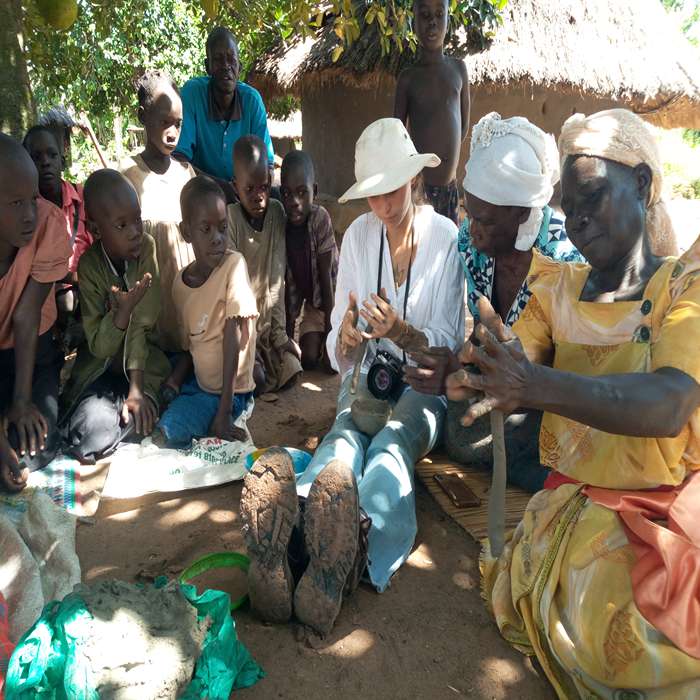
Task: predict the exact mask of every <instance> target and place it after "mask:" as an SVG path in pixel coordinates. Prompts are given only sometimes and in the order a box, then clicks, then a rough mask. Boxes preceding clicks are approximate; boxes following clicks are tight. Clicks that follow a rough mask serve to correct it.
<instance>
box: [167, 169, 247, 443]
mask: <svg viewBox="0 0 700 700" xmlns="http://www.w3.org/2000/svg"><path fill="white" fill-rule="evenodd" d="M180 204H181V207H182V224H181V230H182V235H183V237H184V238H185V240H186V241H187V242H188V243H190V244H191V245H192V249H193V251H194V258H195V259H194V262H192V263H190V264H189V265H188V266H187V267H185V268H184V269H183V270H181V271H180V272H179V273H178V275H177V276H176V277H175V281H174V282H173V289H172V294H173V303H174V306H175V308H176V309H177V313H178V319H179V324H180V329H181V333H182V344H183V347H184V348H185V349H186V350H188V351H189V352H188V354H187V355H186V356H185V358H184V359H183V360H181V362H180V364H181V366H180V367H176V368H175V369H174V370H173V374H180V373H182V374H184V373H185V370H186V368H185V367H183V366H182V364H183V363H191V364H193V365H194V377H193V378H192V379H190V380H189V381H186V382H185V383H184V384H183V386H182V388H181V390H180V393H179V395H178V396H177V397H176V398H175V399H174V400H173V401H172V403H171V404H170V405H169V406H168V408H167V410H166V411H165V412H164V413H163V416H162V418H161V419H160V422H159V423H158V429H159V433H158V435H156V437H155V438H154V442H156V443H157V444H168V445H171V446H174V447H186V446H188V445H189V444H190V442H191V440H192V438H196V437H203V436H207V435H213V436H216V437H219V438H222V439H223V440H242V439H245V433H244V432H243V431H242V430H241V429H240V428H237V427H236V426H235V425H234V421H235V420H236V418H238V417H239V416H240V414H241V413H242V412H243V411H244V410H247V409H249V408H250V406H249V404H250V403H251V402H252V400H253V390H254V388H255V382H254V381H253V365H254V362H255V323H254V322H255V319H257V317H258V311H257V307H256V303H255V296H254V295H253V291H252V289H251V287H250V280H249V279H248V268H247V266H246V262H245V259H244V258H243V256H242V255H241V254H240V253H238V252H236V251H232V250H228V249H227V246H228V241H229V234H228V221H227V216H226V198H225V196H224V193H223V191H222V190H221V188H220V187H219V185H218V184H216V182H214V180H212V179H211V178H210V177H207V176H205V175H199V176H197V177H195V178H194V179H192V180H190V181H189V182H188V183H187V184H186V185H185V187H184V188H183V190H182V195H181V197H180Z"/></svg>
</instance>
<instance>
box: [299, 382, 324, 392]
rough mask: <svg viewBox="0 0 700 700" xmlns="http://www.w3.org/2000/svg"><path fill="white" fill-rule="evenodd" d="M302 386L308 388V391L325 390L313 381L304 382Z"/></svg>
mask: <svg viewBox="0 0 700 700" xmlns="http://www.w3.org/2000/svg"><path fill="white" fill-rule="evenodd" d="M301 388H302V389H306V390H307V391H323V389H321V387H320V386H317V385H316V384H313V383H312V382H302V384H301Z"/></svg>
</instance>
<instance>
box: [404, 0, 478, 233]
mask: <svg viewBox="0 0 700 700" xmlns="http://www.w3.org/2000/svg"><path fill="white" fill-rule="evenodd" d="M413 14H414V26H415V31H416V35H417V37H418V43H419V44H420V56H419V59H418V62H417V63H416V65H414V66H411V67H410V68H406V69H405V70H404V71H402V72H401V75H399V80H398V83H397V85H396V97H395V99H394V116H395V117H396V118H398V119H400V120H401V121H402V122H404V124H406V125H407V128H408V130H409V132H410V134H411V138H412V139H413V142H414V143H415V144H416V148H417V149H418V152H419V153H436V154H437V155H438V156H440V160H441V161H442V162H441V164H440V165H438V167H437V168H430V169H426V170H424V171H423V180H424V183H425V194H426V196H427V198H428V201H429V202H430V204H432V205H433V208H434V209H435V211H436V212H438V214H442V215H443V216H446V217H448V218H449V219H452V220H453V221H454V222H455V223H456V224H459V221H458V211H459V192H458V190H457V180H456V175H457V162H458V161H459V153H460V149H461V146H462V141H464V139H465V137H466V135H467V131H468V130H469V79H468V77H467V68H466V66H465V65H464V62H463V61H460V60H458V59H455V58H451V57H449V56H445V55H444V53H443V49H444V43H445V34H446V33H447V21H448V17H449V3H448V1H447V0H415V2H414V3H413Z"/></svg>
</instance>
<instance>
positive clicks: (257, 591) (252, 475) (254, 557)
mask: <svg viewBox="0 0 700 700" xmlns="http://www.w3.org/2000/svg"><path fill="white" fill-rule="evenodd" d="M298 517H299V502H298V499H297V492H296V479H295V476H294V467H293V465H292V460H291V458H290V456H289V454H288V453H287V452H286V451H285V450H280V449H271V450H268V451H267V452H265V454H263V455H262V456H261V457H260V458H259V459H258V460H257V461H256V462H255V464H254V465H253V467H252V468H251V470H250V471H249V472H248V474H247V475H246V477H245V481H244V483H243V491H242V492H241V520H242V523H243V527H242V530H243V537H244V539H245V543H246V547H247V549H248V556H249V557H250V568H249V569H248V594H249V596H250V604H251V608H252V610H253V612H254V613H255V614H256V615H257V616H258V617H260V618H261V619H263V620H265V621H266V622H275V623H284V622H288V621H289V618H290V617H291V616H292V591H293V589H294V584H293V579H292V574H291V571H290V569H289V562H288V561H287V547H288V546H289V540H290V538H291V536H292V529H293V527H294V525H295V524H296V522H297V520H298Z"/></svg>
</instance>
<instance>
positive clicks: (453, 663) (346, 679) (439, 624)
mask: <svg viewBox="0 0 700 700" xmlns="http://www.w3.org/2000/svg"><path fill="white" fill-rule="evenodd" d="M306 383H309V384H313V385H314V386H318V387H319V388H320V389H321V391H320V392H318V391H315V390H313V389H308V388H306V387H304V386H303V385H304V384H306ZM337 383H338V379H337V377H328V376H327V375H325V376H324V375H322V374H321V373H315V374H313V375H311V378H310V379H309V381H308V382H303V383H301V384H299V385H298V386H296V387H294V388H293V389H291V390H290V391H289V392H282V393H281V394H280V399H279V400H278V401H276V402H274V403H271V404H267V403H264V402H258V403H257V404H256V409H255V413H254V416H253V420H252V421H251V423H250V426H251V430H252V432H253V437H254V439H255V442H256V445H257V446H258V447H266V446H268V445H270V444H273V443H277V444H286V445H290V446H293V447H302V446H303V443H304V441H305V440H307V439H308V438H309V437H313V436H316V437H322V436H323V434H324V433H325V431H326V430H327V429H328V427H329V426H330V423H331V422H332V420H333V417H334V404H335V395H336V394H335V392H336V389H337ZM283 399H284V400H283ZM240 493H241V484H240V483H236V484H229V485H225V486H220V487H217V488H210V489H201V490H198V491H193V492H191V493H189V494H185V495H183V494H171V495H169V494H160V495H158V496H154V497H150V496H149V497H145V498H144V499H143V500H142V504H141V505H139V504H138V503H136V502H132V501H129V502H128V503H123V504H119V503H110V504H105V503H104V502H103V504H101V506H100V510H98V513H97V515H96V517H95V521H94V524H92V525H86V524H80V525H79V526H78V553H79V555H80V557H81V562H82V565H83V579H84V580H86V581H94V580H96V579H101V578H121V579H123V580H126V581H134V580H140V581H147V580H152V579H153V578H155V577H156V576H159V575H165V576H168V577H169V578H174V577H176V576H179V574H180V573H181V572H182V571H183V570H184V569H185V568H186V567H187V566H189V565H190V564H192V563H193V562H194V561H196V560H197V559H199V558H201V557H202V556H204V555H205V554H210V553H213V552H231V551H238V552H243V551H244V545H243V538H242V536H241V533H240V519H239V514H238V504H239V499H240ZM110 513H111V514H110ZM417 516H418V528H419V530H418V536H417V539H416V545H415V548H414V551H413V552H412V554H411V557H410V558H409V560H408V562H407V564H406V565H404V566H403V567H401V569H400V570H399V571H398V572H397V574H396V575H395V576H394V578H393V579H392V582H391V586H390V587H389V589H388V590H387V591H386V592H385V593H382V594H378V593H376V591H374V589H372V588H371V587H370V586H367V585H366V584H362V585H361V586H360V588H359V590H358V591H357V592H356V593H355V595H353V596H352V597H351V598H349V599H348V600H347V601H345V603H344V605H343V608H342V610H341V613H340V616H339V618H338V620H337V623H336V626H335V628H334V629H333V631H332V632H331V634H330V635H329V637H328V638H327V639H325V640H320V639H317V638H314V637H313V636H310V635H308V634H305V633H303V631H302V630H301V628H300V626H299V625H298V624H297V623H295V622H293V621H292V622H290V624H287V625H279V626H274V625H265V624H262V623H260V622H259V621H258V620H257V619H255V618H254V617H253V616H252V615H251V613H250V612H249V611H248V610H247V609H241V610H239V611H236V613H235V614H234V619H235V621H236V628H237V631H238V634H239V637H240V639H241V640H242V641H243V642H244V644H246V646H247V647H248V648H249V649H250V651H251V653H252V654H253V656H254V657H255V659H256V660H257V661H258V662H259V663H260V664H261V665H262V666H263V668H264V669H265V671H266V672H267V674H268V675H267V677H266V678H265V679H264V680H262V681H261V682H260V683H258V684H257V686H255V687H253V688H250V689H247V690H242V691H236V695H235V697H239V698H242V699H244V700H246V699H248V698H250V699H251V700H253V699H256V698H261V699H265V700H267V699H268V698H284V699H290V700H294V699H296V698H304V700H328V697H329V695H332V697H333V698H334V700H335V699H337V700H344V699H345V698H352V699H354V698H377V699H379V700H383V699H386V700H394V698H430V699H432V698H438V699H439V698H452V697H459V696H460V695H461V696H464V697H469V698H499V700H500V698H527V699H528V700H530V699H539V698H544V699H548V698H553V697H554V696H553V694H552V691H551V690H550V688H549V686H548V685H547V683H546V682H545V681H544V680H542V679H541V678H539V677H538V676H537V675H535V674H534V672H533V671H532V670H531V668H530V666H529V664H528V662H527V661H526V659H525V657H523V656H522V655H520V654H519V653H518V652H516V651H514V650H513V649H511V648H510V647H509V646H508V645H507V644H506V643H505V642H504V641H503V640H502V639H501V637H500V635H499V633H498V630H497V629H496V626H495V624H494V622H493V620H492V619H491V618H490V616H489V615H488V613H487V611H486V609H485V607H484V605H483V602H482V601H481V597H480V594H479V575H478V554H479V548H478V546H477V545H476V543H474V542H473V541H471V540H470V539H469V538H468V537H467V535H465V533H464V532H463V531H462V530H460V529H459V528H458V527H457V526H456V525H455V524H454V523H453V522H452V521H451V520H450V519H449V518H447V517H446V516H445V515H444V514H443V513H442V512H441V511H440V510H439V508H438V507H437V505H436V504H435V503H434V502H433V500H432V498H431V497H430V496H429V494H427V493H426V492H425V490H424V489H423V488H422V487H421V486H418V492H417ZM193 583H194V584H195V585H196V586H197V587H198V589H200V590H201V589H202V588H206V587H210V588H218V589H221V590H225V591H226V592H228V593H230V594H231V595H232V596H236V597H237V596H239V595H241V594H242V593H244V592H245V586H246V580H245V575H244V574H243V573H242V572H241V571H239V570H234V571H231V570H221V571H218V572H217V571H212V572H208V573H207V574H204V575H202V576H199V577H197V579H196V580H194V581H193Z"/></svg>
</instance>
